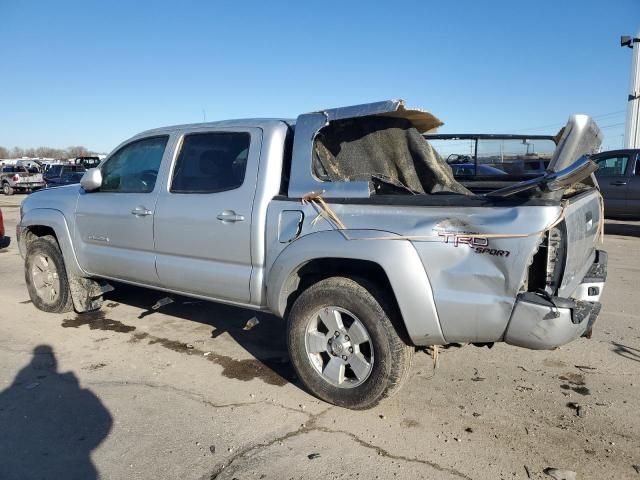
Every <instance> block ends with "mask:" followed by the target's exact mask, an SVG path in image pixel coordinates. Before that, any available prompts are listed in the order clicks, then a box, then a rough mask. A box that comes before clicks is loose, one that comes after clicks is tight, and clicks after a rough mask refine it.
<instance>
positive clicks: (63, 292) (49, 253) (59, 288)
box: [24, 235, 73, 313]
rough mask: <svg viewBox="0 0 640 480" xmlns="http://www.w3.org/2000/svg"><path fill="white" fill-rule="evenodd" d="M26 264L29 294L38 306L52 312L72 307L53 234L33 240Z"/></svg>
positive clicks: (65, 275) (28, 250)
mask: <svg viewBox="0 0 640 480" xmlns="http://www.w3.org/2000/svg"><path fill="white" fill-rule="evenodd" d="M24 265H25V272H24V276H25V281H26V283H27V290H28V292H29V297H30V298H31V301H32V302H33V304H34V305H35V306H36V307H37V308H38V309H40V310H43V311H45V312H52V313H63V312H68V311H70V310H71V309H72V306H73V304H72V300H71V291H70V289H69V282H68V280H67V273H66V270H65V268H64V260H63V257H62V252H61V251H60V247H59V246H58V242H57V241H56V239H55V238H54V237H52V236H50V235H47V236H44V237H40V238H36V239H35V240H33V241H32V242H30V243H29V245H28V246H27V254H26V258H25V264H24Z"/></svg>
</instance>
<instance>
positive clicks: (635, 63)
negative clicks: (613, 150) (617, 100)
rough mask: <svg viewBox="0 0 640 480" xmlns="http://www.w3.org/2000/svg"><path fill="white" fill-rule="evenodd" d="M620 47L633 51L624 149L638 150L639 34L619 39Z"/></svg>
mask: <svg viewBox="0 0 640 480" xmlns="http://www.w3.org/2000/svg"><path fill="white" fill-rule="evenodd" d="M620 46H621V47H629V48H631V49H632V50H633V56H632V60H631V81H630V86H629V90H630V92H629V97H628V100H629V103H628V105H627V122H626V126H625V131H624V146H625V148H640V32H638V35H637V36H636V37H630V36H628V35H625V36H622V37H620Z"/></svg>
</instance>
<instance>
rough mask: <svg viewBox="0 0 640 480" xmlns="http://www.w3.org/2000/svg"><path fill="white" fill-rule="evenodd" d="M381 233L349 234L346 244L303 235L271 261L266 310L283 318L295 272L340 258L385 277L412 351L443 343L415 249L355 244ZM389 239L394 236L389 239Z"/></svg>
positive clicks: (332, 235) (337, 237) (333, 234)
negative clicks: (364, 265) (374, 267)
mask: <svg viewBox="0 0 640 480" xmlns="http://www.w3.org/2000/svg"><path fill="white" fill-rule="evenodd" d="M381 233H386V232H379V231H372V230H349V231H348V235H349V237H350V238H351V240H347V239H346V238H345V237H344V236H343V235H342V234H341V233H340V232H338V231H335V230H330V231H322V232H317V233H313V234H309V235H305V236H303V237H301V238H299V239H298V240H296V241H294V242H293V243H291V244H290V245H289V246H287V248H285V249H284V250H283V251H282V252H281V253H280V254H279V255H278V257H277V258H276V259H275V260H274V262H273V265H272V266H271V268H270V269H269V272H268V274H267V286H268V287H267V304H268V306H269V309H270V310H271V311H273V312H274V313H276V314H277V315H279V316H284V314H285V311H286V308H287V300H288V296H289V294H290V293H291V290H292V283H295V281H296V279H297V272H298V271H299V270H300V269H301V268H302V267H303V266H304V265H305V264H307V263H309V262H310V261H312V260H317V259H323V258H345V259H350V260H365V261H369V262H373V263H376V264H378V265H379V266H380V267H381V268H382V269H383V270H384V272H385V274H386V275H387V277H388V279H389V282H390V284H391V288H392V290H393V292H392V293H393V294H394V295H395V299H396V301H397V303H398V306H399V308H400V313H401V314H402V318H403V320H404V324H405V327H406V329H407V333H408V334H409V337H410V338H411V340H412V342H413V343H414V344H415V345H440V344H444V343H445V340H444V337H443V335H442V330H441V328H440V322H439V320H438V314H437V312H436V308H435V304H434V301H433V293H432V290H431V283H430V282H429V278H428V277H427V273H426V271H425V269H424V267H423V265H422V261H421V260H420V257H419V256H418V253H417V252H416V249H415V248H414V246H413V245H412V244H411V243H410V242H409V241H406V240H390V241H372V240H358V239H357V238H358V236H360V237H371V236H376V235H379V234H381ZM392 235H393V234H392Z"/></svg>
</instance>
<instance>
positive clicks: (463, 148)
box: [426, 135, 556, 180]
mask: <svg viewBox="0 0 640 480" xmlns="http://www.w3.org/2000/svg"><path fill="white" fill-rule="evenodd" d="M445 137H446V138H445ZM426 138H427V139H428V140H429V143H431V145H432V146H433V147H434V148H435V149H436V151H437V152H438V153H439V154H440V156H441V157H442V158H444V159H445V160H446V162H447V163H448V164H449V166H450V167H451V169H452V170H453V174H454V176H455V177H456V178H462V179H474V178H478V177H482V178H489V179H491V178H494V179H500V180H507V179H521V178H532V177H538V176H541V175H543V174H544V172H545V170H546V168H547V167H548V166H549V161H550V160H551V156H552V155H553V152H554V150H555V148H556V144H555V142H554V140H553V139H552V138H551V137H545V138H540V137H534V138H527V137H517V138H495V137H493V138H480V137H472V136H468V137H467V136H465V138H461V137H455V136H445V135H443V136H439V135H429V136H427V137H426ZM496 177H498V178H496Z"/></svg>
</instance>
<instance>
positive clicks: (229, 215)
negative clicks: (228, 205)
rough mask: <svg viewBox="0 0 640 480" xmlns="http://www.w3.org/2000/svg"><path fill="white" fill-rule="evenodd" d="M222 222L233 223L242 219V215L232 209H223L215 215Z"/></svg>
mask: <svg viewBox="0 0 640 480" xmlns="http://www.w3.org/2000/svg"><path fill="white" fill-rule="evenodd" d="M216 218H217V219H218V220H220V221H221V222H222V223H235V222H242V221H244V215H238V214H236V212H234V211H233V210H225V211H224V212H222V213H219V214H218V216H217V217H216Z"/></svg>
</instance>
